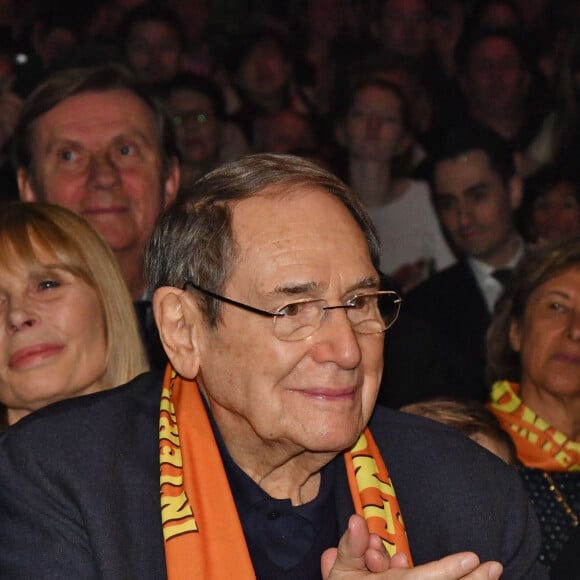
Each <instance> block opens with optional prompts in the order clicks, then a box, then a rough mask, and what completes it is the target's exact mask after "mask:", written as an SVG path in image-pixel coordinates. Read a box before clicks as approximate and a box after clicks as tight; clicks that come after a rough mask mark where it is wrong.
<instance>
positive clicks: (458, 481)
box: [0, 155, 545, 580]
mask: <svg viewBox="0 0 580 580" xmlns="http://www.w3.org/2000/svg"><path fill="white" fill-rule="evenodd" d="M378 260H379V250H378V242H377V236H376V233H375V231H374V229H373V227H372V225H371V222H370V221H369V219H368V216H367V215H366V213H365V212H364V210H363V209H362V206H361V204H360V202H359V201H358V199H357V198H356V197H355V196H354V195H353V194H352V192H351V191H350V190H349V189H348V188H347V187H346V186H345V185H344V184H343V183H341V182H340V181H339V180H337V179H336V178H335V177H334V176H332V175H331V174H329V173H327V172H326V171H324V170H322V169H320V168H319V167H317V166H316V165H314V164H312V163H310V162H308V161H305V160H302V159H299V158H296V157H292V156H280V155H258V156H252V157H247V158H244V159H242V160H240V161H238V162H234V163H231V164H229V165H225V166H223V167H221V168H219V169H217V170H215V171H213V172H211V173H209V174H207V175H206V176H205V177H203V178H202V179H201V180H200V181H198V183H197V185H196V190H195V191H194V192H192V194H191V197H190V198H189V199H183V200H181V201H180V202H178V204H177V205H174V206H173V207H172V208H170V209H169V210H168V212H167V213H166V214H164V216H163V217H162V218H161V219H160V221H159V222H158V224H157V226H156V230H155V232H154V234H153V236H152V239H151V241H150V244H149V247H148V251H147V259H146V268H147V272H148V276H149V282H150V284H151V285H152V286H153V287H154V288H155V289H156V290H155V294H154V309H155V316H156V321H157V324H158V327H159V330H160V335H161V339H162V341H163V344H164V347H165V349H166V351H167V354H168V356H169V359H170V362H171V365H170V366H169V367H168V369H167V371H166V373H165V376H164V378H163V379H162V377H161V376H158V375H155V374H144V375H141V376H140V377H137V378H136V379H135V380H134V381H132V382H131V383H129V384H128V385H125V386H124V387H122V388H119V389H113V390H112V391H108V392H107V393H104V394H98V395H96V396H91V397H84V398H83V399H82V400H81V399H79V400H70V401H68V402H66V403H65V404H61V405H57V406H52V407H50V408H47V409H45V410H44V411H41V412H39V413H37V414H36V415H34V416H31V417H30V418H29V419H28V420H26V421H21V422H20V423H19V424H18V425H16V426H14V427H12V428H11V429H10V430H9V431H8V432H6V433H5V435H4V438H3V439H2V440H1V441H0V576H1V577H3V578H4V577H5V578H13V579H18V578H23V579H24V578H37V577H42V578H127V579H129V578H131V579H132V578H140V579H152V580H153V579H159V578H165V577H167V578H169V579H170V580H174V579H186V578H204V579H205V578H216V579H223V578H242V579H245V578H254V577H257V578H277V579H278V578H281V579H284V578H300V579H302V578H321V577H322V578H329V579H340V578H359V577H360V578H363V577H364V578H366V577H369V576H376V577H377V578H383V579H387V580H388V579H391V578H392V579H393V580H394V579H395V578H399V579H404V578H407V579H412V578H424V579H429V578H433V579H435V578H437V579H438V580H441V579H458V578H469V579H471V580H476V579H483V578H486V579H488V578H499V576H500V574H501V572H502V565H503V570H504V575H503V578H507V579H509V578H512V579H515V578H527V579H531V578H544V577H545V576H544V575H543V573H542V571H541V570H539V569H537V568H536V567H535V564H534V562H535V559H536V556H537V553H538V549H539V536H538V528H537V522H536V521H535V519H534V516H533V512H532V510H530V509H529V505H528V500H527V496H526V495H525V493H524V492H523V491H522V487H521V484H520V483H519V480H518V476H517V474H516V473H515V472H512V471H511V470H510V469H509V468H508V467H507V466H505V465H504V464H503V463H502V462H500V461H498V460H496V459H495V458H494V457H493V456H491V455H490V454H488V453H487V452H486V451H485V450H483V449H480V448H479V447H478V446H477V445H475V444H472V443H471V442H470V441H469V440H468V439H467V438H465V437H463V436H462V435H461V434H459V433H456V432H454V431H450V430H448V429H446V428H445V427H443V426H440V425H437V424H435V423H432V422H430V421H426V420H423V419H421V418H416V417H412V416H409V415H403V414H399V413H397V412H396V411H392V410H388V409H378V408H377V409H376V410H375V411H374V414H373V408H374V404H375V399H376V396H377V390H378V387H379V383H380V379H381V372H382V364H383V362H382V361H383V358H382V348H383V339H384V333H385V331H386V330H387V329H388V328H389V326H390V325H391V324H393V323H394V322H395V320H396V318H397V315H398V312H399V308H400V305H401V299H400V298H399V296H398V295H397V294H396V292H394V291H392V290H390V289H388V288H386V287H384V286H381V278H380V276H379V273H378V270H377V264H378ZM371 416H372V418H371ZM354 513H356V514H358V515H356V516H353V515H352V514H354ZM31 546H34V550H33V551H32V552H31V550H30V547H31ZM337 546H338V549H337V548H336V547H337ZM465 550H469V552H466V551H465ZM388 554H390V556H389V555H388ZM391 556H392V558H391ZM480 561H481V562H484V563H481V564H480ZM412 562H413V563H414V565H415V566H416V567H415V568H410V565H411V563H412ZM499 562H501V564H500V563H499Z"/></svg>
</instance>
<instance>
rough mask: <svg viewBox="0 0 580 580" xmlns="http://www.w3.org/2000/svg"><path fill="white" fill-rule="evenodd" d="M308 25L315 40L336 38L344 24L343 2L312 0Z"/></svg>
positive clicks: (308, 10)
mask: <svg viewBox="0 0 580 580" xmlns="http://www.w3.org/2000/svg"><path fill="white" fill-rule="evenodd" d="M307 24H308V28H309V29H310V33H311V35H312V36H313V37H314V38H318V39H320V38H324V39H326V40H332V39H334V38H336V37H337V36H338V34H339V32H340V29H341V28H342V26H343V24H344V4H343V2H342V0H310V1H309V2H308V6H307Z"/></svg>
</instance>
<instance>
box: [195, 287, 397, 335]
mask: <svg viewBox="0 0 580 580" xmlns="http://www.w3.org/2000/svg"><path fill="white" fill-rule="evenodd" d="M187 286H191V287H192V288H194V289H195V290H197V291H198V292H201V293H202V294H205V295H206V296H211V297H212V298H215V299H216V300H220V301H221V302H225V303H226V304H230V305H232V306H236V307H238V308H242V309H244V310H246V311H248V312H253V313H254V314H259V315H260V316H267V317H269V318H273V319H274V335H275V336H276V338H278V339H279V340H283V341H289V342H292V341H296V340H303V339H305V338H308V337H309V336H310V335H312V334H314V333H315V332H316V331H317V330H318V329H319V328H320V325H321V324H322V321H323V319H324V317H325V315H326V313H327V312H328V311H329V310H338V309H343V310H344V311H345V312H346V316H347V318H348V320H349V321H350V324H351V326H352V329H353V330H354V331H355V332H356V333H357V334H380V333H382V332H385V331H386V330H387V329H388V328H390V327H391V326H392V325H393V323H394V322H395V320H397V317H398V316H399V311H400V310H401V303H402V302H403V299H402V298H401V297H400V296H399V294H397V292H395V291H394V290H375V291H372V292H362V293H361V294H357V295H356V296H353V297H352V298H349V299H348V300H347V301H346V302H345V303H344V304H340V305H338V306H329V304H328V302H326V300H322V299H311V300H308V299H306V300H297V301H295V302H290V303H288V304H286V305H285V306H282V307H281V308H278V309H276V310H275V311H274V312H268V311H267V310H261V309H259V308H255V307H254V306H250V305H249V304H244V303H243V302H238V301H237V300H232V299H231V298H226V297H225V296H220V295H219V294H216V293H215V292H211V291H209V290H206V289H205V288H202V287H200V286H198V285H197V284H195V283H194V282H192V281H191V280H186V282H185V284H184V289H186V288H187Z"/></svg>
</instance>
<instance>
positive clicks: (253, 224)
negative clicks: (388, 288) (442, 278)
mask: <svg viewBox="0 0 580 580" xmlns="http://www.w3.org/2000/svg"><path fill="white" fill-rule="evenodd" d="M231 211H232V214H231V215H232V231H233V235H234V241H235V243H236V245H237V247H238V253H239V261H238V268H245V269H247V271H248V272H251V271H259V270H273V269H275V267H279V268H280V269H281V270H286V271H288V272H290V271H292V272H293V273H295V272H299V271H300V270H301V269H302V268H304V269H310V270H314V269H316V268H320V269H321V270H325V271H328V272H330V271H332V273H333V274H336V273H339V274H341V275H342V272H344V273H345V275H346V273H348V272H350V271H354V270H356V269H359V270H361V271H362V270H366V271H367V273H368V271H371V270H374V268H373V266H372V260H371V257H370V251H369V247H368V244H367V241H366V238H365V235H364V233H363V231H362V229H361V228H360V226H359V224H358V223H357V221H356V220H355V219H354V217H353V216H352V215H351V213H350V211H349V210H348V209H347V207H346V206H345V205H344V204H343V203H342V201H341V200H339V199H338V198H336V197H335V196H333V195H332V194H330V193H328V192H326V191H324V190H322V189H319V188H316V187H308V186H294V187H287V188H280V187H276V186H274V187H268V188H266V189H265V190H264V191H263V192H261V193H259V194H257V195H254V196H252V197H249V198H245V199H243V200H240V201H238V202H235V204H234V205H233V206H232V208H231Z"/></svg>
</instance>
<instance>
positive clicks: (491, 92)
mask: <svg viewBox="0 0 580 580" xmlns="http://www.w3.org/2000/svg"><path fill="white" fill-rule="evenodd" d="M461 82H462V86H463V90H464V92H465V95H466V97H467V99H468V101H469V105H470V107H471V108H472V110H474V111H475V112H476V113H477V112H481V113H483V114H484V115H486V116H496V115H497V116H505V115H509V114H512V113H514V112H517V113H520V112H521V110H522V108H523V107H524V101H525V98H526V95H527V92H528V88H529V85H530V77H529V74H528V73H527V71H526V70H525V68H524V64H523V62H522V59H521V56H520V53H519V50H518V49H517V47H516V46H514V45H513V44H512V43H511V42H510V41H509V40H507V39H505V38H499V37H498V38H494V37H491V38H486V39H485V40H483V41H481V42H480V43H479V44H478V45H477V46H475V47H474V48H473V49H472V51H471V55H470V57H469V60H468V66H467V70H466V72H465V74H464V76H463V77H462V79H461Z"/></svg>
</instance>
